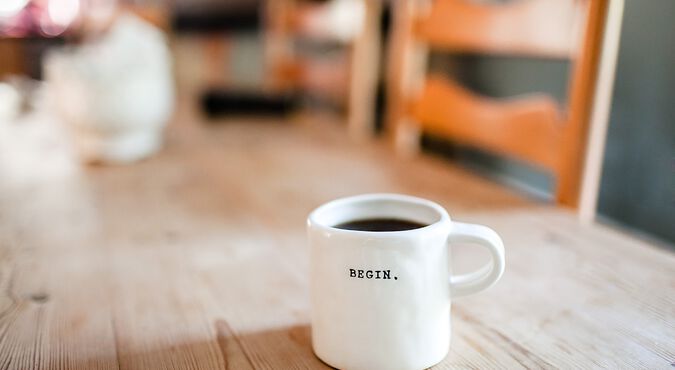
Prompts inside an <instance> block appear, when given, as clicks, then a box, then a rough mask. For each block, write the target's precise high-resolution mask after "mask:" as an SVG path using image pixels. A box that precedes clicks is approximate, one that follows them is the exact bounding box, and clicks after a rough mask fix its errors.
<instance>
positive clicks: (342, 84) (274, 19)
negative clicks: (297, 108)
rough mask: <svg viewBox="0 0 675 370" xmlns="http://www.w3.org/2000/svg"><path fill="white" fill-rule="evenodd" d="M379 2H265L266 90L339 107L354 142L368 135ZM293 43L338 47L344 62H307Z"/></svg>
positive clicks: (377, 46) (375, 74) (333, 59)
mask: <svg viewBox="0 0 675 370" xmlns="http://www.w3.org/2000/svg"><path fill="white" fill-rule="evenodd" d="M380 13H381V0H332V1H322V2H311V1H307V0H269V1H267V8H266V46H265V50H266V57H265V59H266V65H267V80H268V87H269V88H270V89H271V90H284V89H297V90H300V91H304V92H308V93H310V94H316V95H320V96H323V97H327V98H328V99H330V100H333V101H336V102H338V103H341V104H343V105H344V106H345V107H346V110H347V125H348V129H349V131H350V133H351V134H352V135H353V136H356V137H363V136H368V135H369V134H371V133H372V132H373V125H374V106H375V97H376V90H377V81H378V77H379V68H378V66H379V53H380V40H379V37H380V34H379V19H380ZM297 40H309V41H311V42H312V43H315V44H316V43H319V44H320V43H323V44H339V45H342V46H343V47H344V48H345V49H346V51H347V53H346V57H340V56H337V57H335V56H333V57H331V58H316V57H314V58H312V57H311V55H305V56H303V55H302V53H299V52H298V51H297V50H295V48H294V44H295V42H296V41H297Z"/></svg>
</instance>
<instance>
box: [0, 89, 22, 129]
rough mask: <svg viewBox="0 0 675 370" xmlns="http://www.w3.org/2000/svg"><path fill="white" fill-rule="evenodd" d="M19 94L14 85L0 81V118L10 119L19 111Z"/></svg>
mask: <svg viewBox="0 0 675 370" xmlns="http://www.w3.org/2000/svg"><path fill="white" fill-rule="evenodd" d="M21 100H22V99H21V94H20V93H19V92H18V91H17V90H16V89H15V88H14V86H12V85H10V84H8V83H5V82H0V120H1V121H11V120H13V119H14V118H16V117H17V116H18V115H19V112H20V111H21Z"/></svg>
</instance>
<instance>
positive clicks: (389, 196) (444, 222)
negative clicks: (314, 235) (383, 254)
mask: <svg viewBox="0 0 675 370" xmlns="http://www.w3.org/2000/svg"><path fill="white" fill-rule="evenodd" d="M372 200H390V201H398V202H403V203H409V204H415V205H418V206H423V207H426V208H428V209H432V210H433V211H434V212H435V213H436V214H437V215H438V219H437V220H436V221H434V222H432V223H430V224H428V225H426V226H423V227H418V228H416V229H409V230H399V231H367V230H349V229H340V228H337V227H335V226H333V225H328V224H326V223H323V222H319V220H318V218H319V217H320V215H321V214H322V213H324V212H328V211H329V210H330V209H331V208H336V207H340V206H345V205H347V204H349V203H357V202H365V201H372ZM451 222H452V220H451V219H450V215H449V214H448V212H447V211H446V210H445V208H443V207H441V206H440V205H439V204H438V203H436V202H433V201H430V200H428V199H424V198H420V197H415V196H412V195H405V194H396V193H367V194H360V195H352V196H346V197H342V198H338V199H334V200H331V201H329V202H327V203H324V204H322V205H320V206H319V207H317V208H315V209H314V210H313V211H312V212H311V213H310V214H309V216H308V217H307V226H309V227H311V228H320V229H323V230H325V231H330V232H332V233H343V234H354V235H368V236H377V235H380V236H392V235H402V234H405V235H411V234H414V233H425V232H429V231H432V230H434V229H437V228H439V227H444V226H446V227H447V226H449V225H450V224H451Z"/></svg>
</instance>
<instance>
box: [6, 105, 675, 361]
mask: <svg viewBox="0 0 675 370" xmlns="http://www.w3.org/2000/svg"><path fill="white" fill-rule="evenodd" d="M54 123H55V122H51V121H50V120H49V118H48V117H45V116H38V115H35V116H31V117H28V118H25V119H24V121H22V122H20V124H5V123H3V124H0V369H3V370H4V369H226V368H229V369H291V368H296V369H305V368H326V366H325V365H323V364H322V363H321V362H320V361H319V360H318V359H317V358H316V357H315V356H314V355H313V354H312V351H311V346H310V333H309V325H310V323H309V309H310V307H309V299H308V285H309V282H308V278H307V276H308V258H307V249H306V245H305V229H304V227H305V224H304V222H305V217H306V215H307V213H308V212H309V211H310V210H311V209H313V208H314V207H316V206H318V205H319V204H321V203H323V202H325V201H327V200H330V199H333V198H336V197H340V196H345V195H350V194H356V193H364V192H374V191H391V192H401V193H408V194H414V195H418V196H422V197H425V198H429V199H433V200H435V201H438V202H440V203H441V204H442V205H443V206H445V207H446V208H447V209H448V210H449V211H450V213H451V214H452V215H453V217H454V218H455V219H458V220H463V221H467V222H480V223H484V224H487V225H490V226H491V227H494V228H495V230H497V231H498V232H499V233H500V234H501V235H502V237H503V239H504V242H505V244H506V249H507V269H506V273H505V275H504V277H503V280H502V281H501V282H500V283H499V284H497V285H496V286H495V287H494V288H492V289H490V290H488V291H486V292H483V293H482V294H479V295H475V296H471V297H468V298H465V299H462V300H457V301H456V302H454V309H453V312H452V317H453V341H452V346H451V353H450V355H449V356H448V357H447V358H446V359H445V361H444V362H443V363H441V364H439V365H438V366H437V368H438V369H465V368H481V369H483V368H600V367H604V368H650V369H654V368H670V366H671V365H670V364H671V363H673V362H674V361H675V320H674V318H675V294H673V293H675V256H673V254H672V253H668V252H665V251H663V250H659V249H657V248H655V247H653V246H651V245H649V244H647V243H645V242H642V241H639V240H636V239H634V238H632V237H630V236H628V235H625V234H623V233H620V232H617V231H614V230H611V229H608V228H606V227H602V226H584V225H580V224H579V223H578V222H577V221H576V219H575V217H574V215H573V214H572V213H571V212H568V211H565V210H561V209H558V208H555V207H551V206H546V205H540V204H535V203H532V202H531V201H528V200H525V199H524V198H522V197H520V196H519V195H517V194H514V193H511V192H509V191H507V190H506V189H504V188H502V187H500V186H499V185H496V184H493V183H491V182H488V181H486V180H484V179H481V178H478V177H475V176H473V175H471V174H470V173H468V172H466V171H465V170H463V169H461V168H458V167H456V166H453V165H450V164H448V163H446V162H444V161H441V160H440V159H436V158H432V157H427V156H418V157H416V158H413V159H401V160H392V156H391V152H390V151H389V149H388V148H387V147H386V145H384V143H374V144H359V143H354V142H353V141H350V140H348V138H347V135H346V133H345V132H343V131H344V130H342V129H340V128H339V125H336V124H335V122H333V121H332V119H330V118H328V117H315V116H306V117H305V116H300V117H297V118H296V119H294V120H293V121H292V122H285V123H282V122H270V121H262V120H248V121H244V120H238V119H232V120H229V121H223V122H220V123H221V124H215V125H213V124H210V125H204V124H202V122H201V121H200V120H199V118H198V115H196V114H195V113H194V112H192V111H191V110H184V111H179V114H178V116H177V118H176V122H174V123H173V125H172V127H171V129H170V130H169V132H168V136H167V140H166V147H165V149H164V150H163V151H162V152H161V153H160V154H159V155H157V156H156V157H154V158H151V159H148V160H146V161H143V162H140V163H137V164H133V165H129V166H111V167H81V166H80V165H79V164H78V163H77V161H76V160H75V157H74V155H73V153H72V151H71V149H70V146H69V145H68V143H67V140H65V138H64V135H63V132H61V131H60V129H59V126H58V125H56V124H54ZM453 255H454V257H453V258H454V261H453V265H454V267H455V270H456V271H457V272H462V271H468V270H470V269H472V268H474V267H476V266H478V265H479V264H480V262H481V261H482V260H483V258H485V256H484V255H482V254H481V251H480V250H478V248H471V247H470V246H464V245H457V246H455V247H453Z"/></svg>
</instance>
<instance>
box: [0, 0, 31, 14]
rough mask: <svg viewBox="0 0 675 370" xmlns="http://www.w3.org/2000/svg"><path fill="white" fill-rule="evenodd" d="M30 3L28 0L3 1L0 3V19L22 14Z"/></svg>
mask: <svg viewBox="0 0 675 370" xmlns="http://www.w3.org/2000/svg"><path fill="white" fill-rule="evenodd" d="M27 3H28V0H2V1H0V18H2V17H7V18H9V17H13V16H14V15H16V14H17V13H18V12H20V11H21V10H22V9H23V8H24V7H25V6H26V4H27Z"/></svg>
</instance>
